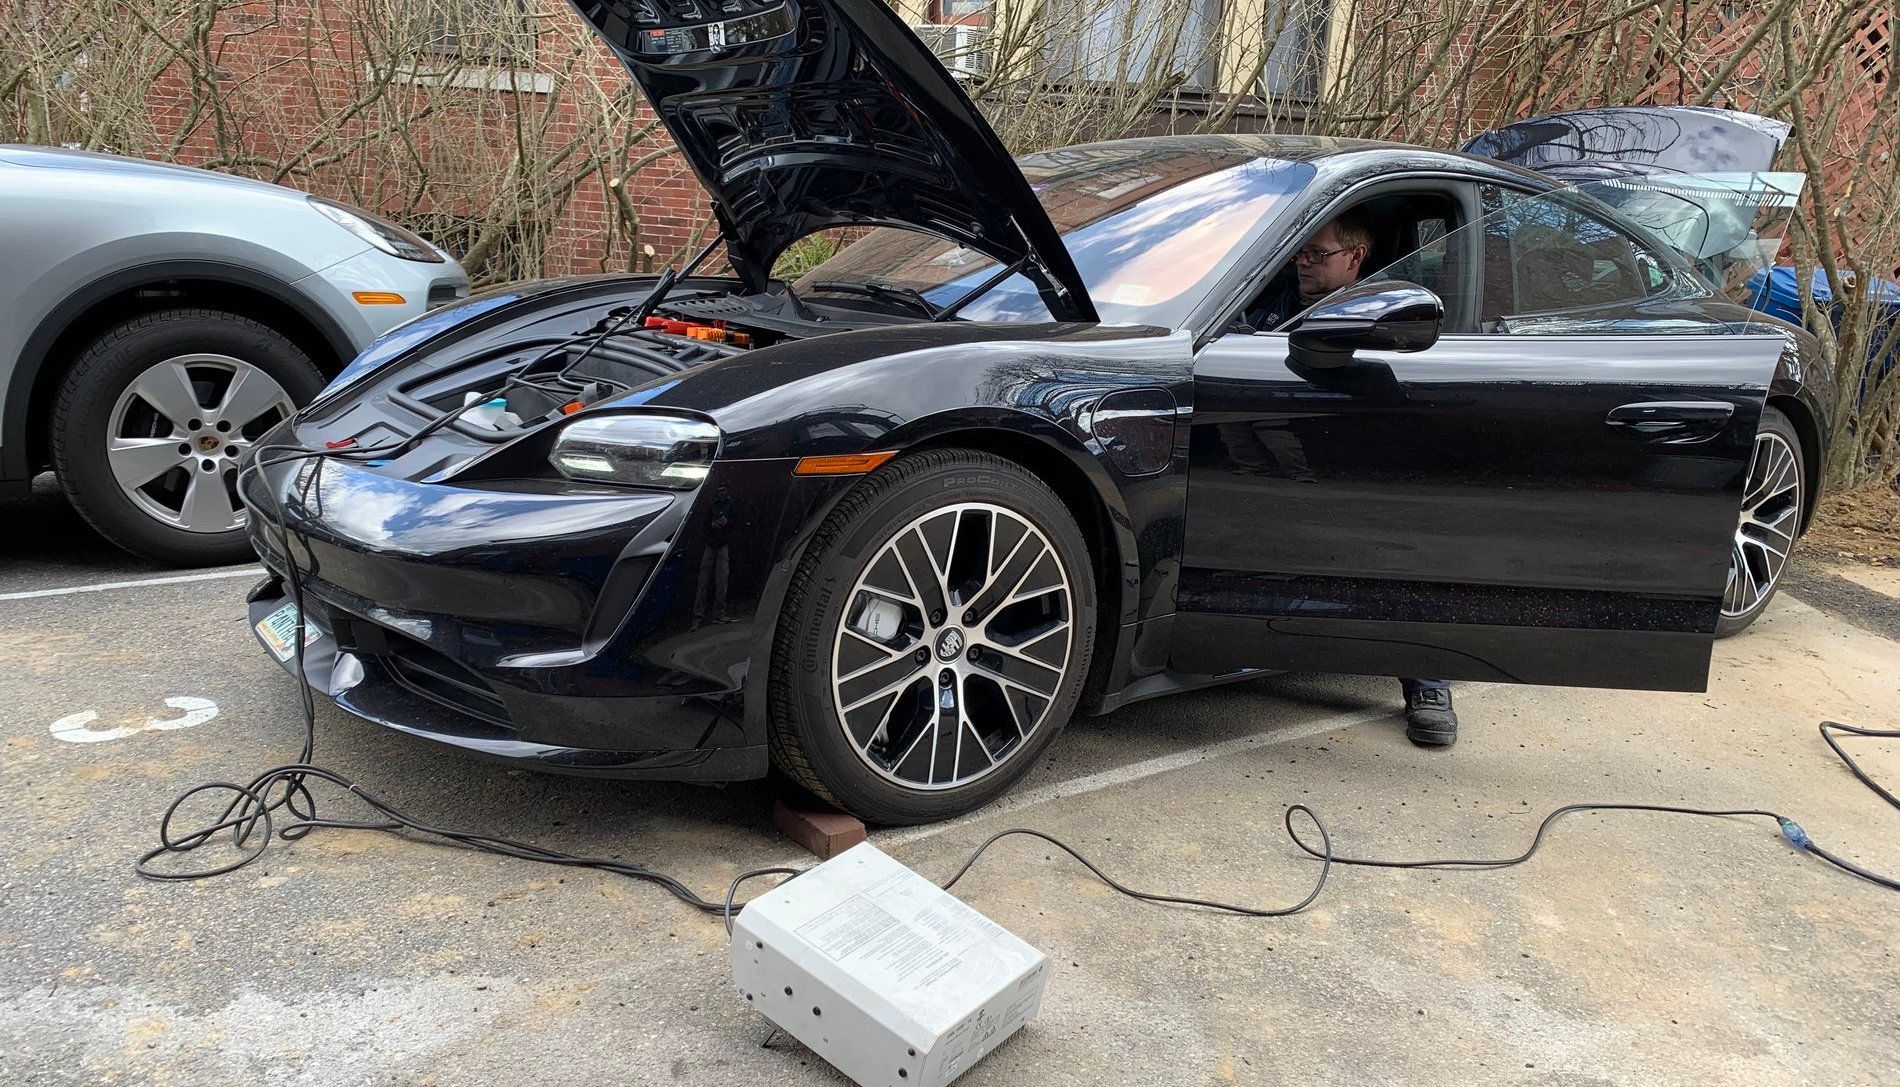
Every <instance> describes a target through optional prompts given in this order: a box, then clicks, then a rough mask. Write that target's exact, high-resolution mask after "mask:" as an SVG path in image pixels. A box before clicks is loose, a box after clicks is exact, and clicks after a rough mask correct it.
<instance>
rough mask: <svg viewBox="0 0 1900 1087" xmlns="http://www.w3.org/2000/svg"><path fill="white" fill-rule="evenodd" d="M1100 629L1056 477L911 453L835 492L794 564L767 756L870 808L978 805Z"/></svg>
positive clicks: (1057, 718)
mask: <svg viewBox="0 0 1900 1087" xmlns="http://www.w3.org/2000/svg"><path fill="white" fill-rule="evenodd" d="M1032 548H1035V549H1038V550H1033V551H1032V550H1031V549H1032ZM939 556H941V560H940V559H939ZM1032 556H1033V557H1032ZM926 561H928V562H929V563H930V565H929V567H928V570H929V572H930V574H932V575H934V576H935V578H936V581H935V584H934V585H933V584H931V583H930V582H929V581H924V582H923V583H922V584H921V585H920V584H919V582H918V580H917V579H919V578H922V577H923V576H924V567H923V564H924V562H926ZM943 567H947V568H948V570H947V572H945V571H944V570H943V569H942V568H943ZM985 582H987V584H985ZM1005 585H1007V587H1006V588H1005V587H1004V586H1005ZM946 586H947V587H948V595H949V602H948V605H947V606H937V605H938V603H939V602H940V601H942V600H943V597H944V595H945V587H946ZM979 586H980V587H979ZM886 590H894V591H888V592H887V591H886ZM1012 601H1013V602H1012ZM933 612H936V613H939V614H938V617H937V619H936V620H933V614H932V613H933ZM978 612H980V613H981V614H980V615H979V614H976V613H978ZM1094 638H1095V572H1094V569H1093V567H1092V566H1091V564H1090V560H1089V553H1088V547H1087V544H1086V542H1085V541H1084V540H1083V538H1082V533H1081V531H1080V530H1079V529H1078V528H1077V527H1076V524H1075V519H1074V518H1073V517H1071V516H1070V515H1069V512H1068V508H1067V507H1066V506H1065V505H1064V504H1063V502H1062V500H1061V499H1060V498H1058V497H1057V496H1056V494H1055V492H1054V491H1052V490H1051V489H1050V488H1049V486H1048V484H1046V483H1044V482H1043V481H1042V480H1040V479H1039V478H1037V477H1036V476H1035V475H1034V474H1033V473H1031V472H1030V471H1028V470H1027V469H1025V468H1024V467H1022V466H1021V465H1019V464H1016V463H1014V462H1011V461H1008V460H1004V459H1002V458H1001V457H997V456H993V455H991V454H989V453H983V452H979V451H975V450H968V449H940V450H930V451H927V452H923V453H917V454H912V455H910V456H906V457H902V458H900V459H898V460H895V461H893V462H891V463H890V464H888V465H886V466H884V467H883V468H880V469H878V470H877V471H876V472H873V473H872V474H870V475H869V476H866V477H865V478H864V480H862V481H861V482H860V483H859V484H858V485H857V487H855V488H854V489H853V490H852V491H851V492H850V494H848V495H847V496H846V497H845V498H844V500H843V501H841V502H840V503H839V505H838V507H837V508H836V509H835V510H833V511H832V513H831V514H830V515H829V516H828V517H827V518H826V519H825V521H824V523H823V524H822V525H821V526H820V527H819V529H818V532H817V533H816V535H815V536H814V537H813V539H812V543H811V546H810V547H809V549H808V550H807V552H806V555H805V558H804V559H803V561H801V563H800V564H799V567H798V569H797V570H796V571H795V572H794V574H793V576H792V580H791V584H790V587H789V589H788V591H787V595H786V600H785V606H784V608H783V610H782V611H781V612H780V615H779V624H778V630H777V633H776V638H775V640H774V643H773V644H774V646H775V651H774V653H773V658H772V672H771V679H770V683H769V690H768V694H769V717H770V723H771V745H772V755H773V761H774V762H775V763H776V764H777V765H778V767H779V768H780V769H781V770H782V771H783V772H784V773H786V774H787V775H789V776H790V777H791V778H792V779H793V780H795V781H796V782H797V783H798V784H800V785H802V786H804V787H805V788H807V789H809V790H811V791H812V792H813V793H814V794H816V795H817V796H818V797H819V798H821V799H823V800H826V801H829V802H830V803H833V804H836V805H837V806H839V807H841V808H844V809H846V810H848V811H851V812H853V813H855V814H856V815H858V816H859V817H861V818H863V819H864V820H866V821H867V822H872V823H883V824H911V823H927V822H934V821H936V820H940V819H947V818H950V817H952V816H955V815H960V814H962V813H964V812H968V811H972V810H974V809H976V808H979V807H981V806H983V805H984V804H987V803H989V802H990V801H991V800H993V799H995V798H996V797H997V796H1000V795H1001V794H1002V793H1003V792H1004V791H1006V790H1007V789H1009V787H1010V786H1011V785H1013V784H1015V783H1016V781H1017V780H1019V779H1020V778H1021V777H1022V776H1023V775H1024V774H1026V773H1028V772H1029V770H1030V769H1031V768H1032V767H1033V766H1034V765H1035V763H1036V761H1037V759H1038V758H1040V757H1041V755H1042V754H1043V752H1045V751H1046V750H1048V747H1049V745H1050V743H1052V742H1053V741H1054V740H1055V737H1056V734H1057V733H1058V732H1060V731H1061V729H1062V726H1063V725H1065V724H1067V723H1068V720H1069V718H1070V717H1071V716H1072V715H1073V714H1074V712H1075V707H1076V702H1077V700H1078V698H1079V696H1080V695H1081V691H1082V685H1083V683H1084V680H1085V677H1086V676H1087V675H1088V670H1089V659H1090V656H1091V654H1092V652H1093V648H1094ZM1058 664H1059V666H1060V668H1059V671H1058ZM945 675H949V676H951V679H950V681H949V683H948V685H947V686H946V685H944V679H943V677H944V676H945ZM838 676H842V678H843V682H842V683H836V684H834V677H838ZM880 692H883V693H880ZM966 720H967V721H968V722H969V724H968V727H966V726H965V722H966ZM847 722H848V723H847ZM1025 723H1026V724H1025ZM946 726H947V727H946ZM933 728H934V731H932V730H933ZM951 732H954V733H955V740H956V741H957V743H956V744H952V743H951V742H950V736H949V734H950V733H951ZM979 745H980V746H979Z"/></svg>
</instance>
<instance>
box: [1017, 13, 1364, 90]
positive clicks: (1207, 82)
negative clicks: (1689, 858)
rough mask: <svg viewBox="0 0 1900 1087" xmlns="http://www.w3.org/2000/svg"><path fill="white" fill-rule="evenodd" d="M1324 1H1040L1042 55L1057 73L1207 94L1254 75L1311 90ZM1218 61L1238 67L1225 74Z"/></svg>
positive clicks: (1268, 83)
mask: <svg viewBox="0 0 1900 1087" xmlns="http://www.w3.org/2000/svg"><path fill="white" fill-rule="evenodd" d="M1329 8H1330V4H1329V0H1264V2H1261V0H1255V2H1253V3H1245V2H1242V0H1228V2H1225V3H1223V2H1222V0H1043V17H1044V20H1045V24H1046V26H1047V27H1048V31H1047V38H1046V40H1045V44H1044V55H1045V58H1046V60H1047V62H1048V65H1049V71H1050V74H1051V76H1052V77H1054V78H1056V79H1063V80H1075V81H1078V82H1086V83H1124V84H1136V85H1146V84H1154V83H1158V82H1163V81H1170V80H1172V81H1176V82H1177V85H1178V86H1179V87H1181V88H1182V89H1183V90H1191V91H1194V90H1199V91H1211V90H1213V89H1215V87H1216V86H1218V85H1220V84H1222V83H1227V84H1232V83H1235V82H1238V83H1241V84H1243V85H1244V84H1245V82H1246V81H1247V79H1248V78H1249V77H1250V76H1252V78H1253V80H1254V86H1252V87H1251V88H1250V89H1251V90H1252V91H1254V92H1255V93H1258V94H1262V95H1272V96H1276V97H1284V96H1288V95H1293V96H1301V97H1312V96H1314V95H1316V94H1318V92H1319V75H1320V71H1321V69H1322V67H1323V65H1324V63H1325V38H1326V16H1327V12H1328V10H1329ZM1255 19H1257V20H1258V22H1257V23H1254V20H1255ZM1250 24H1251V25H1250ZM1263 46H1264V47H1265V48H1266V49H1267V55H1266V57H1265V58H1264V59H1262V58H1261V56H1260V54H1259V52H1258V50H1260V49H1261V48H1263ZM1224 64H1225V65H1231V66H1235V67H1238V68H1240V69H1241V70H1240V71H1239V72H1232V71H1229V72H1223V71H1222V68H1221V66H1222V65H1224ZM1255 69H1258V74H1257V76H1253V72H1254V70H1255ZM1223 76H1225V77H1226V78H1224V79H1223V78H1222V77H1223Z"/></svg>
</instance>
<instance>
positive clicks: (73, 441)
mask: <svg viewBox="0 0 1900 1087" xmlns="http://www.w3.org/2000/svg"><path fill="white" fill-rule="evenodd" d="M322 387H323V375H322V373H321V372H319V371H318V369H317V367H316V365H315V364H314V363H312V362H311V360H310V358H309V356H307V355H305V354H304V353H303V351H301V350H300V349H299V348H298V347H297V346H296V345H295V344H293V343H291V342H290V340H289V339H287V338H285V337H284V336H283V335H281V334H280V333H278V332H277V331H276V330H274V329H271V328H269V327H268V326H265V325H262V324H259V323H258V322H256V321H252V320H250V319H248V318H245V317H239V316H237V315H235V314H230V313H223V312H220V311H216V310H196V309H194V310H166V311H162V312H158V313H151V314H146V315H144V316H142V317H138V318H135V319H133V320H131V321H127V322H126V323H124V324H122V325H119V326H118V327H116V328H114V329H112V330H111V331H109V332H107V333H106V334H105V335H103V336H101V337H99V339H97V340H95V341H94V342H93V343H92V345H91V346H90V347H88V348H86V350H85V351H84V352H83V353H82V354H81V355H80V356H79V359H78V361H77V362H75V363H74V364H73V368H72V371H71V372H70V373H68V374H67V375H66V379H65V380H64V381H63V382H62V383H61V385H60V388H59V390H58V392H57V393H56V394H55V397H54V401H53V421H52V440H53V466H54V469H55V471H57V472H58V474H59V480H60V485H61V486H62V487H63V488H64V489H65V491H66V494H67V497H68V498H69V499H71V501H72V504H73V507H74V508H75V509H77V510H78V511H79V513H80V515H81V516H83V517H84V518H85V519H86V520H87V521H88V522H89V523H91V525H92V526H93V527H94V528H95V529H97V530H98V531H99V533H100V535H102V536H104V537H106V538H107V539H108V540H111V541H112V542H113V543H115V544H118V545H119V546H120V547H123V548H125V549H126V550H127V551H131V552H134V553H135V554H139V555H144V556H146V557H148V558H153V559H158V560H160V561H162V562H170V563H178V564H181V565H189V566H202V565H210V564H214V563H227V562H241V561H243V560H245V559H248V558H250V557H251V550H250V546H249V544H248V543H247V542H246V541H245V538H244V507H243V506H242V505H241V504H240V503H239V502H238V500H237V471H238V462H239V460H240V459H241V458H242V457H243V456H244V454H245V453H246V452H247V451H248V450H249V449H250V447H251V445H252V443H253V442H255V441H256V440H257V439H258V438H260V437H262V436H263V434H264V432H265V431H268V430H269V429H271V428H272V427H274V426H276V425H277V424H278V423H279V422H281V421H283V420H284V419H286V418H288V417H289V416H290V414H291V413H292V412H293V411H295V410H296V407H297V405H299V404H303V403H307V402H308V401H309V400H310V399H311V398H312V397H314V396H315V395H316V394H317V393H318V391H320V390H321V389H322Z"/></svg>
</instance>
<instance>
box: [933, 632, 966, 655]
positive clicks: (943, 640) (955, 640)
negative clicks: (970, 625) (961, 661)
mask: <svg viewBox="0 0 1900 1087" xmlns="http://www.w3.org/2000/svg"><path fill="white" fill-rule="evenodd" d="M962 654H963V632H962V631H961V630H958V629H957V628H956V627H951V628H950V629H949V630H946V631H944V632H943V633H942V634H939V635H937V659H938V660H940V661H953V660H956V659H957V658H958V657H959V656H961V655H962Z"/></svg>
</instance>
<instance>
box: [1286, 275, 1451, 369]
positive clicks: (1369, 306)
mask: <svg viewBox="0 0 1900 1087" xmlns="http://www.w3.org/2000/svg"><path fill="white" fill-rule="evenodd" d="M1444 320H1445V303H1444V302H1442V301H1440V300H1439V297H1438V296H1437V295H1435V294H1433V293H1432V292H1430V291H1428V290H1426V289H1425V288H1423V287H1421V286H1419V285H1418V284H1416V283H1407V282H1405V281H1404V280H1396V279H1387V280H1379V281H1374V282H1366V283H1355V284H1353V285H1352V286H1350V287H1344V288H1341V289H1340V290H1338V291H1336V292H1335V293H1333V294H1332V295H1331V296H1330V297H1328V298H1327V299H1325V300H1324V301H1322V302H1320V303H1319V304H1318V305H1316V306H1314V307H1313V308H1312V309H1311V310H1308V311H1307V314H1306V316H1305V317H1304V318H1302V319H1301V321H1300V323H1299V324H1298V325H1297V326H1296V327H1295V328H1294V329H1293V331H1292V332H1291V333H1289V334H1288V337H1287V341H1288V347H1289V348H1290V349H1291V352H1292V354H1293V357H1294V358H1295V360H1297V361H1299V362H1302V363H1304V364H1306V365H1308V366H1317V367H1325V366H1344V365H1346V364H1347V363H1349V362H1351V361H1352V356H1353V352H1355V351H1423V350H1425V349H1426V348H1428V347H1430V346H1431V345H1433V344H1435V343H1437V342H1438V330H1439V326H1440V325H1442V324H1443V323H1444Z"/></svg>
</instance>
